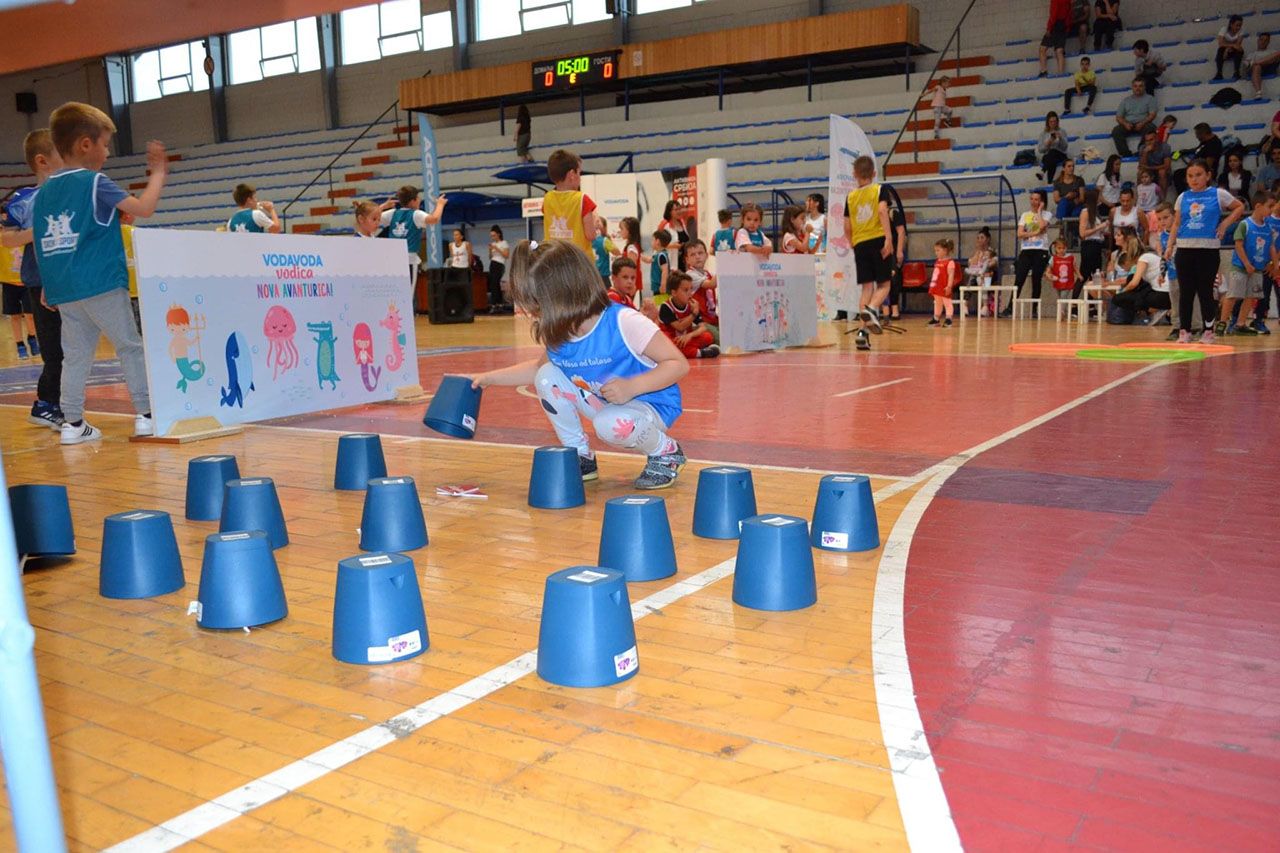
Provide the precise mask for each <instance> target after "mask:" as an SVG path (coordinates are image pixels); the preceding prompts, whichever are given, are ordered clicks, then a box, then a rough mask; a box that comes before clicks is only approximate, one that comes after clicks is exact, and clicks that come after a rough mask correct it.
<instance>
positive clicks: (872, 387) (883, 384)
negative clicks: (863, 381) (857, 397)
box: [831, 376, 911, 397]
mask: <svg viewBox="0 0 1280 853" xmlns="http://www.w3.org/2000/svg"><path fill="white" fill-rule="evenodd" d="M910 381H911V377H910V376H905V377H903V378H902V379H890V380H889V381H888V382H880V383H878V384H876V385H868V386H867V387H865V388H854V389H853V390H852V391H841V392H840V393H839V394H832V395H831V396H832V397H852V396H853V395H854V394H864V393H866V392H867V391H874V390H876V389H877V388H887V387H889V386H890V385H901V384H902V383H903V382H910Z"/></svg>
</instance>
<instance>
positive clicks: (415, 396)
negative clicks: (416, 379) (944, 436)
mask: <svg viewBox="0 0 1280 853" xmlns="http://www.w3.org/2000/svg"><path fill="white" fill-rule="evenodd" d="M432 396H433V395H431V394H428V393H427V392H426V391H423V390H422V386H421V385H401V386H400V387H399V388H397V389H396V396H395V399H393V400H392V401H391V402H393V403H425V402H426V401H427V400H429V399H431V397H432Z"/></svg>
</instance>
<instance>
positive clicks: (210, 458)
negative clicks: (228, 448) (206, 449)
mask: <svg viewBox="0 0 1280 853" xmlns="http://www.w3.org/2000/svg"><path fill="white" fill-rule="evenodd" d="M226 459H227V457H226V456H206V457H205V458H204V461H205V462H225V461H226Z"/></svg>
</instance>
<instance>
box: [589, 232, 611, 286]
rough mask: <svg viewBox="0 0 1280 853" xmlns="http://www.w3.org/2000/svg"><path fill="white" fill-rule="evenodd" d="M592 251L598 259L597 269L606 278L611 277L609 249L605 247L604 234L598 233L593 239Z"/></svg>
mask: <svg viewBox="0 0 1280 853" xmlns="http://www.w3.org/2000/svg"><path fill="white" fill-rule="evenodd" d="M591 251H592V253H593V254H594V256H595V259H596V269H597V270H598V271H599V273H600V275H602V276H604V277H605V278H606V279H607V278H608V277H609V273H610V268H609V250H608V249H606V248H605V247H604V235H603V234H597V235H596V238H595V239H594V240H592V241H591Z"/></svg>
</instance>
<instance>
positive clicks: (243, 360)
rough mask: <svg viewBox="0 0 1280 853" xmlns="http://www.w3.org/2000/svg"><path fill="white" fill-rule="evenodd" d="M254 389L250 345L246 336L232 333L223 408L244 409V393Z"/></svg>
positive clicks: (228, 338)
mask: <svg viewBox="0 0 1280 853" xmlns="http://www.w3.org/2000/svg"><path fill="white" fill-rule="evenodd" d="M246 386H247V387H248V389H249V390H250V391H254V390H257V389H255V388H254V387H253V362H252V361H251V360H250V359H249V344H248V342H247V341H245V339H244V335H242V334H240V333H239V332H232V333H231V334H229V335H227V387H225V388H223V389H221V390H222V401H221V403H220V405H223V406H228V407H230V406H239V407H240V408H242V409H243V408H244V391H245V388H246Z"/></svg>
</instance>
